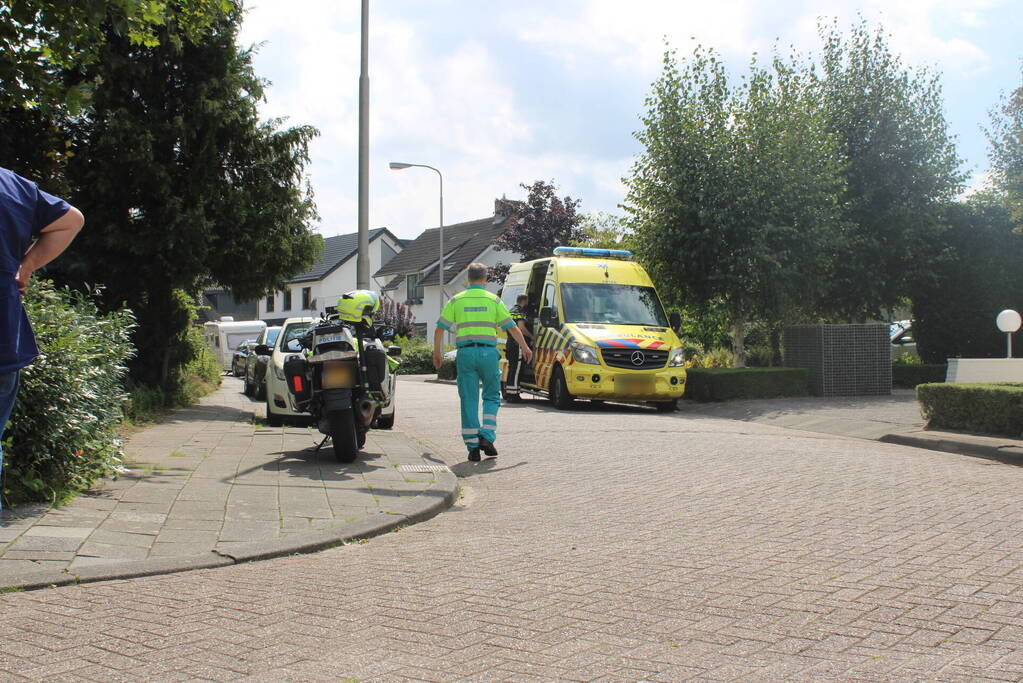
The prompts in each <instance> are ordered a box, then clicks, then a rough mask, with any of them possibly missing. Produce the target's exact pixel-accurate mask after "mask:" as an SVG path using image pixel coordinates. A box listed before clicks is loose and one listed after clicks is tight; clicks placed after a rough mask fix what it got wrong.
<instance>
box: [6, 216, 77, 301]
mask: <svg viewBox="0 0 1023 683" xmlns="http://www.w3.org/2000/svg"><path fill="white" fill-rule="evenodd" d="M83 225H85V217H84V216H82V212H81V211H79V210H78V209H76V208H75V207H73V206H72V207H71V208H70V209H69V210H68V211H67V213H65V214H64V215H63V216H61V217H60V218H58V219H57V220H55V221H53V222H52V223H50V224H49V225H47V226H46V227H45V228H43V229H42V230H41V231H40V234H39V239H37V240H36V241H35V242H34V243H33V244H32V246H31V247H29V248H28V251H27V252H25V256H24V257H23V258H22V259H21V264H20V265H19V266H18V273H17V274H16V275H15V276H14V279H15V280H16V281H17V283H18V289H19V290H20V291H21V293H22V294H24V293H25V289H26V288H27V287H28V281H29V278H31V277H32V273H34V272H35V271H37V270H39V269H40V268H42V267H43V266H45V265H46V264H47V263H49V262H50V261H52V260H53V259H55V258H57V257H58V256H60V254H61V253H62V252H63V251H64V250H65V249H67V247H68V245H69V244H71V241H72V240H73V239H74V238H75V235H77V234H78V231H79V230H81V229H82V226H83Z"/></svg>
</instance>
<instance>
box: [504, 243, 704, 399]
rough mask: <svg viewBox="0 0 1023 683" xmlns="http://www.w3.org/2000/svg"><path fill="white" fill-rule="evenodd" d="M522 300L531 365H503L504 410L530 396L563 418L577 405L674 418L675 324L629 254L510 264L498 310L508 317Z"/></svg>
mask: <svg viewBox="0 0 1023 683" xmlns="http://www.w3.org/2000/svg"><path fill="white" fill-rule="evenodd" d="M521 294H525V295H527V296H528V297H529V303H528V305H527V306H526V308H525V311H524V314H525V320H526V326H527V328H528V329H529V330H530V332H531V333H532V335H533V337H534V338H533V341H532V343H531V345H532V346H533V352H534V359H533V362H532V363H531V364H529V365H527V364H525V363H521V362H518V361H517V360H516V357H515V356H516V354H514V353H512V354H510V356H511V358H509V359H508V360H509V361H511V362H505V363H504V364H503V366H504V367H503V373H504V374H503V382H502V392H503V395H504V397H505V399H506V400H509V401H517V400H519V399H520V398H521V396H522V394H531V395H537V396H545V397H548V398H549V399H550V400H551V402H552V403H553V404H554V405H555V406H556V407H557V408H559V409H561V410H565V409H567V408H569V407H570V406H571V405H572V402H573V400H575V399H577V398H579V399H590V400H606V401H623V402H628V403H646V404H652V405H653V406H655V407H656V408H657V409H658V410H660V411H665V412H667V411H672V410H675V408H676V404H677V401H678V399H679V398H681V397H682V394H683V391H684V390H685V382H686V372H685V358H684V355H683V352H682V342H681V341H680V340H679V337H678V333H677V330H678V326H679V321H678V315H677V314H672V316H671V318H670V319H669V317H668V316H666V315H665V313H664V307H663V306H662V305H661V300H660V298H659V297H658V296H657V291H656V290H655V289H654V285H653V282H651V281H650V277H649V276H648V275H647V273H646V271H645V270H643V267H642V266H641V265H639V264H638V263H636V262H635V261H633V260H632V254H631V252H628V251H625V250H620V249H591V248H582V247H558V248H557V249H555V250H554V256H552V257H551V258H541V259H536V260H534V261H527V262H525V263H516V264H514V265H513V266H512V267H511V269H510V270H509V272H508V277H507V278H506V279H505V281H504V287H503V288H502V290H501V300H502V301H504V303H505V304H506V305H507V306H508V307H509V308H512V307H513V306H515V305H516V300H517V299H518V297H519V295H521Z"/></svg>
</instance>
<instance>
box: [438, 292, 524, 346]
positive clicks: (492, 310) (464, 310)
mask: <svg viewBox="0 0 1023 683" xmlns="http://www.w3.org/2000/svg"><path fill="white" fill-rule="evenodd" d="M437 327H439V328H441V329H443V330H447V331H449V332H450V331H454V332H455V346H465V345H466V344H486V345H487V346H497V330H498V329H502V330H507V329H508V328H510V327H515V322H514V321H513V320H512V319H511V314H510V313H509V312H508V307H507V306H505V305H504V302H503V301H501V300H500V299H499V298H497V295H496V294H493V293H492V292H488V291H487V290H486V289H485V288H484V287H483V285H469V288H468V289H466V290H465V291H463V292H459V293H458V294H456V295H454V296H453V297H451V300H450V301H448V302H447V304H445V305H444V310H443V311H441V313H440V318H438V319H437Z"/></svg>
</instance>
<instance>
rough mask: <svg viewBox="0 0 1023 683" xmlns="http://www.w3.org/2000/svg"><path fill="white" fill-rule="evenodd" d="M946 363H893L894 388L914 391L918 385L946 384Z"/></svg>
mask: <svg viewBox="0 0 1023 683" xmlns="http://www.w3.org/2000/svg"><path fill="white" fill-rule="evenodd" d="M947 368H948V366H947V364H945V363H934V364H926V365H925V364H923V363H892V386H895V387H901V388H903V389H912V388H913V387H915V386H916V385H918V384H927V383H929V382H944V381H945V373H946V370H947Z"/></svg>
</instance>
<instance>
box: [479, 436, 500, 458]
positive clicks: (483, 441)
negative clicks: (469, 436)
mask: <svg viewBox="0 0 1023 683" xmlns="http://www.w3.org/2000/svg"><path fill="white" fill-rule="evenodd" d="M480 450H481V451H483V452H484V453H485V454H486V455H488V456H489V457H491V458H496V457H497V447H496V446H494V442H493V441H490V440H489V439H487V438H486V437H485V436H480Z"/></svg>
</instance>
